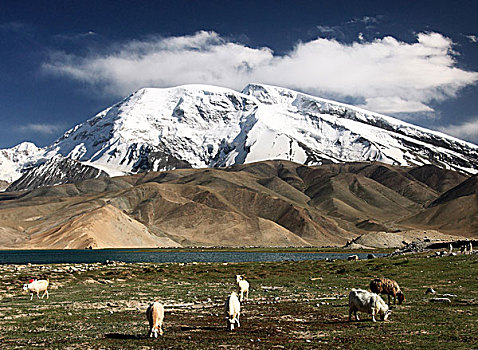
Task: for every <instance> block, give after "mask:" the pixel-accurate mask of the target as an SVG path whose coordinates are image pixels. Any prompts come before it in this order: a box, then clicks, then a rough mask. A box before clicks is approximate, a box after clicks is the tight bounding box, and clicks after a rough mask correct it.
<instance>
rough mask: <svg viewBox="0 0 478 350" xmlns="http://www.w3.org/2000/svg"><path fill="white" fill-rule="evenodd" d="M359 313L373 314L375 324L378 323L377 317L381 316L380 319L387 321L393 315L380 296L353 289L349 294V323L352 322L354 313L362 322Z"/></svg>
mask: <svg viewBox="0 0 478 350" xmlns="http://www.w3.org/2000/svg"><path fill="white" fill-rule="evenodd" d="M357 311H360V312H366V313H368V314H371V315H372V321H373V322H376V321H377V320H376V319H375V315H380V319H381V320H382V321H385V320H386V319H387V318H388V316H389V315H390V313H391V311H390V310H389V309H388V305H387V304H385V302H384V301H383V299H382V298H381V297H380V295H378V294H375V293H370V292H369V291H366V290H363V289H352V291H351V292H350V294H349V321H352V313H353V314H354V315H355V319H356V320H357V321H360V319H359V317H358V316H357Z"/></svg>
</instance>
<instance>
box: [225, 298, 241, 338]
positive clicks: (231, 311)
mask: <svg viewBox="0 0 478 350" xmlns="http://www.w3.org/2000/svg"><path fill="white" fill-rule="evenodd" d="M224 308H225V311H226V318H227V327H228V328H229V329H230V330H231V331H232V330H234V325H235V324H237V328H239V327H240V326H241V324H240V323H239V317H240V315H241V303H240V301H239V298H238V297H237V293H236V292H232V293H231V295H229V296H228V297H227V299H226V303H225V304H224Z"/></svg>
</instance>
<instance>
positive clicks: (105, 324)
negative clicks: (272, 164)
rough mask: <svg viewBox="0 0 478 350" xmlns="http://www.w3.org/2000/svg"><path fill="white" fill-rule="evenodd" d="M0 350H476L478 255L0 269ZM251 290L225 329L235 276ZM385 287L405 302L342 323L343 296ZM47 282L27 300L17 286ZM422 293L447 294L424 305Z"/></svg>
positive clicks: (345, 309) (425, 299)
mask: <svg viewBox="0 0 478 350" xmlns="http://www.w3.org/2000/svg"><path fill="white" fill-rule="evenodd" d="M0 272H1V275H2V288H1V290H0V348H1V349H57V348H58V349H148V348H158V349H251V348H257V349H317V348H321V349H378V348H380V349H410V348H415V349H425V348H426V349H472V348H475V349H476V348H478V288H477V286H478V255H472V256H468V255H467V256H450V257H440V258H435V257H432V258H425V256H424V255H415V256H399V257H394V258H378V259H373V260H362V261H339V260H337V261H333V262H326V261H303V262H289V261H287V262H280V263H262V262H261V263H259V262H258V263H228V264H223V263H190V264H177V263H176V264H172V263H167V264H153V263H136V264H123V263H116V264H112V265H103V264H54V265H23V266H19V265H15V266H14V265H3V266H0ZM236 274H245V275H246V277H247V280H249V282H250V283H251V293H250V300H248V301H247V302H245V303H243V305H242V308H243V312H242V315H241V328H239V329H237V330H236V331H234V332H229V331H227V330H226V320H225V318H224V311H223V303H224V300H225V297H226V296H227V295H228V293H230V292H231V291H232V290H234V289H235V284H234V276H235V275H236ZM377 276H386V277H389V278H393V279H396V280H397V281H398V282H399V283H400V285H401V287H402V289H403V290H404V293H405V296H406V298H407V300H406V302H405V303H404V304H403V305H401V306H398V305H397V306H395V307H393V308H392V310H393V311H392V314H391V316H390V318H389V321H387V322H380V321H379V322H377V323H373V322H371V318H370V316H368V315H362V316H363V317H362V321H360V322H355V321H354V322H349V321H348V305H347V304H348V299H347V296H348V291H349V290H350V289H351V288H365V289H367V288H368V284H369V282H370V279H371V278H373V277H377ZM33 277H37V278H46V277H49V279H50V281H51V287H52V288H51V290H50V298H49V299H48V300H46V299H40V300H38V299H37V298H36V296H35V297H34V299H33V300H32V301H30V297H29V295H27V294H23V293H22V291H21V287H22V284H23V283H25V282H26V281H27V280H28V279H30V278H33ZM428 287H433V288H434V289H435V290H436V291H437V294H438V295H439V296H440V295H442V294H454V295H456V296H454V297H450V299H451V301H452V302H451V304H437V303H432V302H430V298H432V296H430V295H425V294H424V292H425V290H426V289H427V288H428ZM153 300H160V301H161V302H162V303H164V304H165V305H166V315H165V325H164V331H165V332H164V336H163V337H161V338H159V339H150V338H147V337H146V334H147V330H148V329H147V321H146V317H145V310H146V307H147V305H148V304H149V302H151V301H153Z"/></svg>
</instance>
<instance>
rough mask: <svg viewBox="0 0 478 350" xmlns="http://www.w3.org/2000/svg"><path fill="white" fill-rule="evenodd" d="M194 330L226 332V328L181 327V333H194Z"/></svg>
mask: <svg viewBox="0 0 478 350" xmlns="http://www.w3.org/2000/svg"><path fill="white" fill-rule="evenodd" d="M196 330H202V331H222V330H224V331H226V330H227V329H226V327H219V326H204V327H201V326H197V327H194V326H192V327H189V326H181V331H183V332H187V331H196Z"/></svg>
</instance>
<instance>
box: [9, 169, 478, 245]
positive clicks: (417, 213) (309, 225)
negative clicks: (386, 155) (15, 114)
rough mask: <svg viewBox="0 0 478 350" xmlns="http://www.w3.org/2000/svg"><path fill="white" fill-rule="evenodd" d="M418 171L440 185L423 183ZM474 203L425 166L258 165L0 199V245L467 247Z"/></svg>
mask: <svg viewBox="0 0 478 350" xmlns="http://www.w3.org/2000/svg"><path fill="white" fill-rule="evenodd" d="M417 169H418V170H417ZM425 170H427V171H430V174H432V175H433V174H438V175H437V176H435V177H433V179H430V181H428V178H427V176H425V173H424V172H425ZM463 179H464V181H462V180H463ZM451 185H454V186H451ZM450 186H451V187H453V188H452V189H450V190H449V191H448V192H445V193H443V192H442V191H441V189H443V188H450ZM428 203H434V204H431V205H429V206H428V207H427V206H426V205H427V204H428ZM476 204H477V203H476V176H474V177H471V178H468V177H466V176H464V175H460V174H456V173H454V172H449V171H445V172H442V171H440V170H437V169H435V168H434V167H431V168H430V167H428V168H423V167H420V168H410V167H399V166H391V165H385V164H381V163H366V162H363V163H347V164H324V165H321V166H305V165H300V164H295V163H292V162H289V161H266V162H258V163H253V164H244V165H239V166H233V167H230V168H218V169H180V170H172V171H165V172H149V173H140V174H136V175H132V176H123V177H116V178H106V177H104V178H97V179H90V180H85V181H82V182H79V183H76V184H68V185H59V186H52V187H43V188H38V189H35V190H31V191H25V192H12V193H0V227H1V230H0V246H1V247H4V248H86V247H90V246H91V247H96V248H106V247H157V246H161V247H171V246H198V245H200V246H217V245H222V246H251V245H255V246H257V245H259V246H309V245H314V246H343V245H345V244H346V243H347V242H348V241H350V240H352V239H355V238H357V237H359V236H360V235H363V234H366V233H374V232H377V233H378V232H382V233H380V237H392V236H390V235H388V233H397V232H409V231H410V230H422V232H423V230H426V229H430V230H432V229H434V230H436V231H431V232H437V234H440V232H441V231H443V232H444V233H452V234H456V235H460V236H462V235H463V233H464V232H466V235H467V236H470V237H471V236H478V227H477V224H476V212H477V205H476ZM417 232H418V231H417ZM395 238H397V237H395ZM395 238H393V239H394V240H396V239H395ZM384 245H385V244H384Z"/></svg>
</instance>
